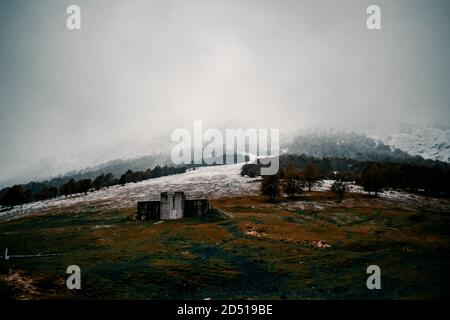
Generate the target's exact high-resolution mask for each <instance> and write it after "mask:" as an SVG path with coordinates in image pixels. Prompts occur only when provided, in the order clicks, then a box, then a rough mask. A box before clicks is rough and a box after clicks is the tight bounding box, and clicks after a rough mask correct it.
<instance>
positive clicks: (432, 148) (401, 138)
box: [379, 127, 450, 162]
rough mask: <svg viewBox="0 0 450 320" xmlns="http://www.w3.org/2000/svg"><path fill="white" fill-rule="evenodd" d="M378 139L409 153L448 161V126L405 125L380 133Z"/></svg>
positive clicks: (449, 158) (449, 160) (449, 136)
mask: <svg viewBox="0 0 450 320" xmlns="http://www.w3.org/2000/svg"><path fill="white" fill-rule="evenodd" d="M379 139H380V140H381V141H383V142H384V143H385V144H387V145H389V146H391V147H393V148H399V149H401V150H403V151H406V152H408V153H409V154H411V155H419V156H421V157H423V158H425V159H432V160H440V161H446V162H450V128H439V127H407V128H403V129H401V130H399V131H397V132H395V131H394V132H390V133H388V134H385V135H380V136H379Z"/></svg>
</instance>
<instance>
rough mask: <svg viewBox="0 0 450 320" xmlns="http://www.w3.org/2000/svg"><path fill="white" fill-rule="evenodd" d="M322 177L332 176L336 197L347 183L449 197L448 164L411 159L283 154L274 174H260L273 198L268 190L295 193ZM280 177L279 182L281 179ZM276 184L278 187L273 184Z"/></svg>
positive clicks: (248, 167)
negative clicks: (376, 159)
mask: <svg viewBox="0 0 450 320" xmlns="http://www.w3.org/2000/svg"><path fill="white" fill-rule="evenodd" d="M261 167H262V165H261V164H260V163H259V162H257V163H253V164H245V165H244V166H243V167H242V169H241V175H242V176H249V177H256V176H259V175H260V169H261ZM322 179H333V180H335V183H334V184H333V186H332V190H331V191H333V192H335V193H336V194H337V195H338V196H339V197H342V195H343V194H344V193H345V192H346V190H347V189H348V184H349V182H352V183H356V184H358V185H361V186H362V187H363V188H364V190H365V191H367V192H368V193H369V194H375V195H377V194H378V193H379V192H382V191H383V189H385V188H393V189H400V190H407V191H410V192H420V193H426V194H429V195H433V196H444V197H449V196H450V183H449V181H450V166H449V164H448V163H445V162H440V161H433V162H431V163H430V164H429V165H422V164H417V163H414V161H411V162H404V161H403V162H388V161H386V162H385V161H381V162H374V161H358V160H353V159H342V158H323V159H318V158H313V157H309V156H305V155H282V156H281V157H280V170H279V171H278V174H277V175H276V176H266V177H263V182H262V186H261V192H262V193H263V194H265V195H267V196H268V197H269V199H270V200H273V199H274V198H275V197H276V194H275V195H274V194H273V193H272V194H271V190H279V189H280V188H282V189H283V191H284V192H285V193H286V194H288V195H293V194H298V193H301V192H303V189H305V188H307V189H308V190H311V187H312V186H313V185H314V184H316V183H318V182H319V181H320V180H322ZM280 180H282V184H281V182H280ZM277 185H278V187H276V186H277Z"/></svg>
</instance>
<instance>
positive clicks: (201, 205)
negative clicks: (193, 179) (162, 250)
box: [136, 191, 209, 220]
mask: <svg viewBox="0 0 450 320" xmlns="http://www.w3.org/2000/svg"><path fill="white" fill-rule="evenodd" d="M208 211H209V203H208V199H207V198H199V199H186V196H185V194H184V192H181V191H178V192H162V193H161V200H160V201H157V200H156V201H155V200H154V201H139V202H138V203H137V213H136V219H137V220H176V219H181V218H184V217H194V216H202V215H205V214H207V213H208Z"/></svg>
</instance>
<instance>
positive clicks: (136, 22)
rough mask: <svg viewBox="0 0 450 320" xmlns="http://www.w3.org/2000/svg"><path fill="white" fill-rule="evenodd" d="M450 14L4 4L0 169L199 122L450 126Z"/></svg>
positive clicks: (419, 8)
mask: <svg viewBox="0 0 450 320" xmlns="http://www.w3.org/2000/svg"><path fill="white" fill-rule="evenodd" d="M70 4H77V5H79V6H80V7H81V10H82V30H80V31H69V30H67V28H66V23H65V22H66V18H67V15H66V13H65V11H66V8H67V6H68V5H70ZM369 4H378V5H379V6H380V7H381V12H382V30H377V31H369V30H368V29H367V28H366V18H367V14H366V8H367V6H368V5H369ZM449 15H450V1H448V0H442V1H437V0H435V1H425V0H423V1H413V0H404V1H397V0H389V1H381V0H371V1H364V0H352V1H350V0H347V1H346V0H340V1H335V0H329V1H325V0H314V1H313V0H309V1H301V0H293V1H287V0H270V1H269V0H258V1H256V0H255V1H253V0H176V1H169V0H161V1H149V0H145V1H138V0H121V1H113V0H102V1H100V0H86V1H83V0H71V1H61V0H53V1H50V0H48V1H46V0H28V1H25V0H11V1H5V0H0V177H1V176H5V175H7V174H9V173H11V172H13V171H17V170H19V169H20V168H21V166H26V165H29V164H32V163H34V162H36V161H38V160H39V159H41V158H44V157H46V156H47V155H53V156H55V155H56V156H57V155H59V154H63V153H69V152H74V151H77V150H80V149H82V148H91V147H97V146H102V145H107V144H114V143H116V142H119V141H123V140H125V139H129V138H136V139H144V138H146V137H150V136H152V135H154V134H155V133H158V132H161V131H162V130H169V129H170V130H171V129H172V128H177V127H187V128H191V127H192V121H193V120H202V121H204V122H206V123H207V124H209V125H210V126H213V125H221V124H223V123H239V124H245V125H247V126H249V127H277V128H293V127H304V126H309V125H316V124H320V123H322V122H325V123H329V124H338V125H340V124H347V123H350V124H351V123H355V122H359V123H363V124H366V123H367V124H368V125H369V124H370V125H381V124H385V123H397V122H406V123H416V124H441V125H448V124H449V123H450V112H449V102H450V93H449V91H450V90H449V83H450V61H449V58H448V57H449V54H450V50H449V49H450V48H449V46H450V22H449V21H450V17H449Z"/></svg>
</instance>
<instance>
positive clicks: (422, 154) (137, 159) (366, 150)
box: [0, 123, 450, 187]
mask: <svg viewBox="0 0 450 320" xmlns="http://www.w3.org/2000/svg"><path fill="white" fill-rule="evenodd" d="M227 127H229V128H234V129H237V128H239V126H238V125H237V124H232V123H228V124H227ZM186 129H188V130H189V128H186ZM205 129H206V128H205ZM244 129H245V128H244ZM219 130H220V131H221V132H225V126H221V127H220V129H219ZM174 145H175V142H172V141H171V140H170V132H169V131H167V132H165V133H164V134H159V135H157V136H155V137H154V138H150V139H146V140H145V139H141V140H130V141H126V142H123V143H120V144H117V145H111V146H107V147H106V146H105V147H104V148H98V149H91V150H88V152H83V153H79V154H76V155H71V156H69V157H67V156H66V157H61V158H57V157H55V158H53V159H43V160H40V161H37V162H36V164H35V165H33V166H30V167H28V168H26V169H24V170H22V171H20V172H18V173H16V174H12V175H10V176H8V177H6V178H3V179H0V186H2V187H4V186H9V185H13V184H18V183H26V182H29V181H33V180H34V181H42V180H47V179H51V178H55V177H71V178H72V177H73V178H77V179H80V178H84V179H93V178H95V177H96V176H98V175H100V174H105V173H112V174H113V175H114V176H116V177H118V176H120V175H121V174H123V173H125V172H126V171H127V170H129V169H131V170H133V171H137V170H146V169H148V168H153V167H155V166H157V165H159V166H164V165H167V166H171V165H173V163H172V161H171V150H172V147H173V146H174ZM205 145H206V143H204V146H205ZM280 149H281V153H289V154H305V155H308V156H313V157H317V158H323V157H337V158H349V159H355V160H363V161H365V160H371V161H385V160H388V161H405V160H415V161H420V162H423V161H424V159H430V160H439V161H445V162H449V153H450V129H449V128H445V127H431V126H427V127H420V126H411V125H410V126H399V127H398V130H397V131H396V130H395V129H390V130H386V129H383V130H381V129H379V130H376V129H374V128H369V129H361V128H354V127H352V128H345V127H342V126H341V127H332V126H329V127H326V126H322V127H315V128H308V129H299V130H280ZM226 152H227V153H232V152H233V151H232V150H227V151H226ZM422 158H423V159H422Z"/></svg>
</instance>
